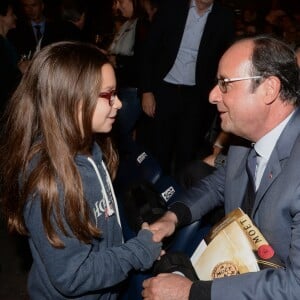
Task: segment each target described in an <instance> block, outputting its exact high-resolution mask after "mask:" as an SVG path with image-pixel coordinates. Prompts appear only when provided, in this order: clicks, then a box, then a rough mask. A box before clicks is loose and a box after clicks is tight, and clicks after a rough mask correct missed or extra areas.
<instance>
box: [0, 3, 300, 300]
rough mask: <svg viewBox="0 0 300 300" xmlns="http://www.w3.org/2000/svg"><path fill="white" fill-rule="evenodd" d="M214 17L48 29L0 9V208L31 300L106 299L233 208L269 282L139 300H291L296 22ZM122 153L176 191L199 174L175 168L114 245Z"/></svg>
mask: <svg viewBox="0 0 300 300" xmlns="http://www.w3.org/2000/svg"><path fill="white" fill-rule="evenodd" d="M221 2H223V1H214V0H191V1H188V0H160V1H158V0H115V1H112V2H111V3H110V9H109V15H110V16H111V18H110V20H109V21H110V22H111V27H110V29H109V30H107V31H105V30H100V29H99V27H98V25H99V23H97V21H96V19H97V18H95V15H96V13H95V12H94V11H91V9H92V8H93V5H92V4H91V2H85V1H81V0H62V1H60V2H59V3H58V4H57V7H56V10H55V11H56V12H59V15H56V14H55V13H54V14H52V17H51V18H49V16H48V13H47V7H46V3H44V2H43V0H19V1H17V2H11V1H9V0H1V3H0V64H1V65H0V96H1V99H0V100H1V144H0V168H1V208H2V212H3V214H4V216H5V218H6V221H7V225H8V229H9V231H10V232H17V233H19V234H21V235H25V236H28V241H29V245H30V250H31V254H32V258H33V262H32V266H31V270H30V273H29V277H28V293H29V297H30V299H32V300H35V299H39V300H40V299H118V297H119V295H120V293H121V292H122V290H123V289H124V286H122V282H124V280H125V278H127V277H128V276H129V274H130V272H131V271H132V270H146V269H150V268H151V266H152V265H153V263H154V262H155V261H157V260H160V259H161V257H162V256H164V255H168V254H166V253H165V250H164V249H163V241H164V239H165V238H168V237H170V236H171V235H173V234H174V232H175V231H176V230H177V228H180V227H183V226H185V225H187V224H191V223H192V222H195V221H196V220H199V219H202V218H203V217H204V216H205V215H206V214H207V213H208V212H210V211H214V209H216V208H219V207H222V209H223V212H225V213H229V212H231V211H232V210H234V209H235V208H237V207H241V208H242V209H243V210H244V212H245V213H247V214H248V215H249V216H250V217H251V219H252V220H253V222H254V223H255V224H256V225H257V227H258V228H259V229H260V231H261V232H262V234H263V235H264V236H265V238H266V239H267V240H268V242H269V243H270V245H271V247H272V248H273V249H274V252H275V253H276V255H277V256H278V258H279V259H280V261H281V263H282V265H284V268H281V269H271V268H267V269H264V270H261V271H258V272H255V273H248V274H243V275H237V276H231V277H224V278H219V279H215V280H212V281H201V280H194V281H192V280H190V279H189V278H187V277H184V276H182V274H181V275H179V274H173V273H170V274H166V273H165V274H159V275H157V276H155V277H152V278H149V279H146V280H145V281H144V282H143V291H142V294H141V297H142V298H144V299H146V300H157V299H161V300H162V299H169V300H185V299H186V300H188V299H203V300H210V299H212V300H218V299H232V298H237V299H242V300H243V299H245V300H246V299H276V300H283V299H297V297H298V295H299V292H300V284H299V280H298V278H299V277H300V270H299V263H298V261H299V258H298V257H300V250H299V249H300V245H299V240H300V227H299V218H300V205H299V203H300V201H299V200H300V194H299V182H300V181H299V179H298V178H300V171H299V170H300V166H298V163H299V162H300V160H299V152H300V148H299V128H300V116H299V108H298V107H299V103H300V68H299V53H300V51H299V49H300V46H299V42H300V28H299V24H300V23H299V12H297V11H293V12H287V11H284V10H283V9H280V8H279V7H278V6H276V5H278V3H277V1H274V3H275V2H276V5H275V4H274V3H273V4H274V6H272V7H271V8H270V10H268V11H267V12H265V14H262V15H260V14H258V12H259V9H256V10H255V9H254V8H253V7H251V6H247V7H245V8H244V9H243V10H242V11H235V12H234V10H233V9H231V8H230V7H228V5H227V6H226V5H224V3H221ZM224 2H225V1H224ZM16 14H17V15H18V18H17V17H16ZM96 24H98V25H96ZM297 59H298V60H297ZM114 123H115V124H114ZM212 132H214V133H212ZM233 137H234V138H233ZM233 139H234V143H233ZM134 143H140V144H141V145H142V146H143V147H145V149H147V150H148V151H149V153H151V155H153V157H155V159H157V161H158V162H159V164H160V165H161V167H162V169H163V172H164V173H165V174H168V175H172V176H175V177H176V178H180V177H181V175H182V173H183V172H184V170H186V167H187V166H188V167H189V166H190V164H191V163H192V165H194V166H195V165H196V164H195V163H194V160H195V159H197V158H198V159H200V160H201V164H202V167H203V165H205V164H206V163H207V164H209V165H210V166H211V167H212V168H211V169H209V170H208V171H207V172H204V173H205V176H204V173H203V172H200V173H199V174H198V173H197V172H196V173H197V175H195V176H194V177H193V173H194V170H195V169H194V168H192V169H189V172H187V173H185V176H183V177H184V180H187V181H188V182H189V183H188V184H186V186H185V191H184V192H183V193H182V194H181V195H180V197H179V198H178V199H177V200H176V201H175V202H173V203H172V204H171V205H170V206H169V207H168V211H167V212H166V213H165V215H164V216H162V217H161V218H160V219H158V220H157V221H155V222H154V223H152V224H148V223H143V225H142V227H141V229H140V231H139V232H138V233H137V236H135V237H133V238H131V239H129V240H127V241H124V240H123V236H122V224H121V218H120V213H119V208H118V201H117V199H116V196H115V192H114V186H113V181H114V178H115V177H116V174H117V169H118V163H119V160H121V159H124V158H125V157H126V155H128V153H130V151H131V149H132V147H133V144H134ZM212 147H213V153H211V148H212ZM224 147H226V148H229V150H228V153H227V154H226V157H224V159H222V161H221V163H220V164H218V167H217V168H215V167H216V164H217V163H218V159H217V155H219V154H220V152H221V150H223V148H224ZM253 153H254V156H253V157H254V158H255V162H254V166H255V167H256V171H254V172H253V173H251V172H250V171H249V166H248V160H249V157H250V154H251V155H252V154H253ZM203 159H204V162H203V161H202V160H203ZM225 161H226V163H225ZM196 166H198V165H196ZM200 167H201V166H200ZM191 170H192V171H191ZM196 173H195V174H196ZM190 176H191V177H192V179H191V180H189V179H190ZM187 177H188V178H187ZM298 227H299V228H298ZM298 231H299V232H298Z"/></svg>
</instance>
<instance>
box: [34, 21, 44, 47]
mask: <svg viewBox="0 0 300 300" xmlns="http://www.w3.org/2000/svg"><path fill="white" fill-rule="evenodd" d="M34 28H35V37H36V42H37V43H38V42H39V40H40V39H41V38H42V32H41V25H34Z"/></svg>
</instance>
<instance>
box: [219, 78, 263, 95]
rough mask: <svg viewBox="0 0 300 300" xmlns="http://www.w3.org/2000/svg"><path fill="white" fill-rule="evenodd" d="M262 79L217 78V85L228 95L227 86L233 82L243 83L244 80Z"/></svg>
mask: <svg viewBox="0 0 300 300" xmlns="http://www.w3.org/2000/svg"><path fill="white" fill-rule="evenodd" d="M259 78H262V76H248V77H237V78H217V83H218V87H219V89H220V91H221V92H222V93H224V94H226V93H227V86H228V84H229V83H231V82H235V81H242V80H248V79H259Z"/></svg>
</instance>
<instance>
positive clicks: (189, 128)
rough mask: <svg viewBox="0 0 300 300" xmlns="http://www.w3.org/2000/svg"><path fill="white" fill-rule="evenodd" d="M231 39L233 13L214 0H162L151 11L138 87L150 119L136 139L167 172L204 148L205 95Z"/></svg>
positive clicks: (209, 117)
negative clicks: (156, 8) (144, 145)
mask: <svg viewBox="0 0 300 300" xmlns="http://www.w3.org/2000/svg"><path fill="white" fill-rule="evenodd" d="M233 39H234V16H233V13H232V11H230V10H229V9H227V8H225V7H223V6H221V5H220V4H219V3H218V2H217V1H213V0H166V1H162V4H161V5H160V7H159V9H158V12H157V13H156V15H155V18H154V21H153V22H152V26H151V29H150V31H149V34H148V37H147V39H146V42H145V47H144V49H145V51H144V54H143V63H142V65H141V69H142V70H141V86H140V88H141V93H142V108H143V111H144V113H145V114H146V115H147V116H148V117H149V118H152V119H153V122H151V123H152V125H151V130H149V131H148V132H149V135H148V136H146V137H145V136H142V137H141V138H142V139H144V140H145V139H146V140H151V141H152V143H149V145H148V147H149V150H150V151H151V152H152V154H153V155H154V156H155V157H156V158H157V160H158V161H159V163H160V164H161V165H162V167H163V170H164V171H165V172H166V173H167V174H170V173H171V174H176V173H177V172H179V171H180V170H181V169H182V168H183V167H184V166H185V165H186V164H187V163H188V162H189V161H191V160H193V159H195V158H196V156H197V155H198V154H199V152H200V151H204V147H205V146H206V143H205V136H206V134H207V132H208V130H209V128H210V126H211V124H212V122H213V119H214V117H215V113H216V111H215V109H214V107H213V106H212V105H210V104H209V102H208V94H209V91H210V89H211V88H212V86H213V84H214V82H215V76H216V71H217V65H218V61H219V59H220V57H221V55H222V54H223V52H224V51H225V50H226V49H227V47H228V46H229V45H230V44H231V42H232V41H233ZM141 135H143V133H141ZM204 154H207V153H204Z"/></svg>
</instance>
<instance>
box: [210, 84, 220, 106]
mask: <svg viewBox="0 0 300 300" xmlns="http://www.w3.org/2000/svg"><path fill="white" fill-rule="evenodd" d="M208 99H209V102H210V103H211V104H217V103H219V102H220V101H221V99H222V93H221V91H220V89H219V87H218V85H217V84H216V85H215V86H214V88H213V89H212V90H211V91H210V93H209V98H208Z"/></svg>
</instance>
